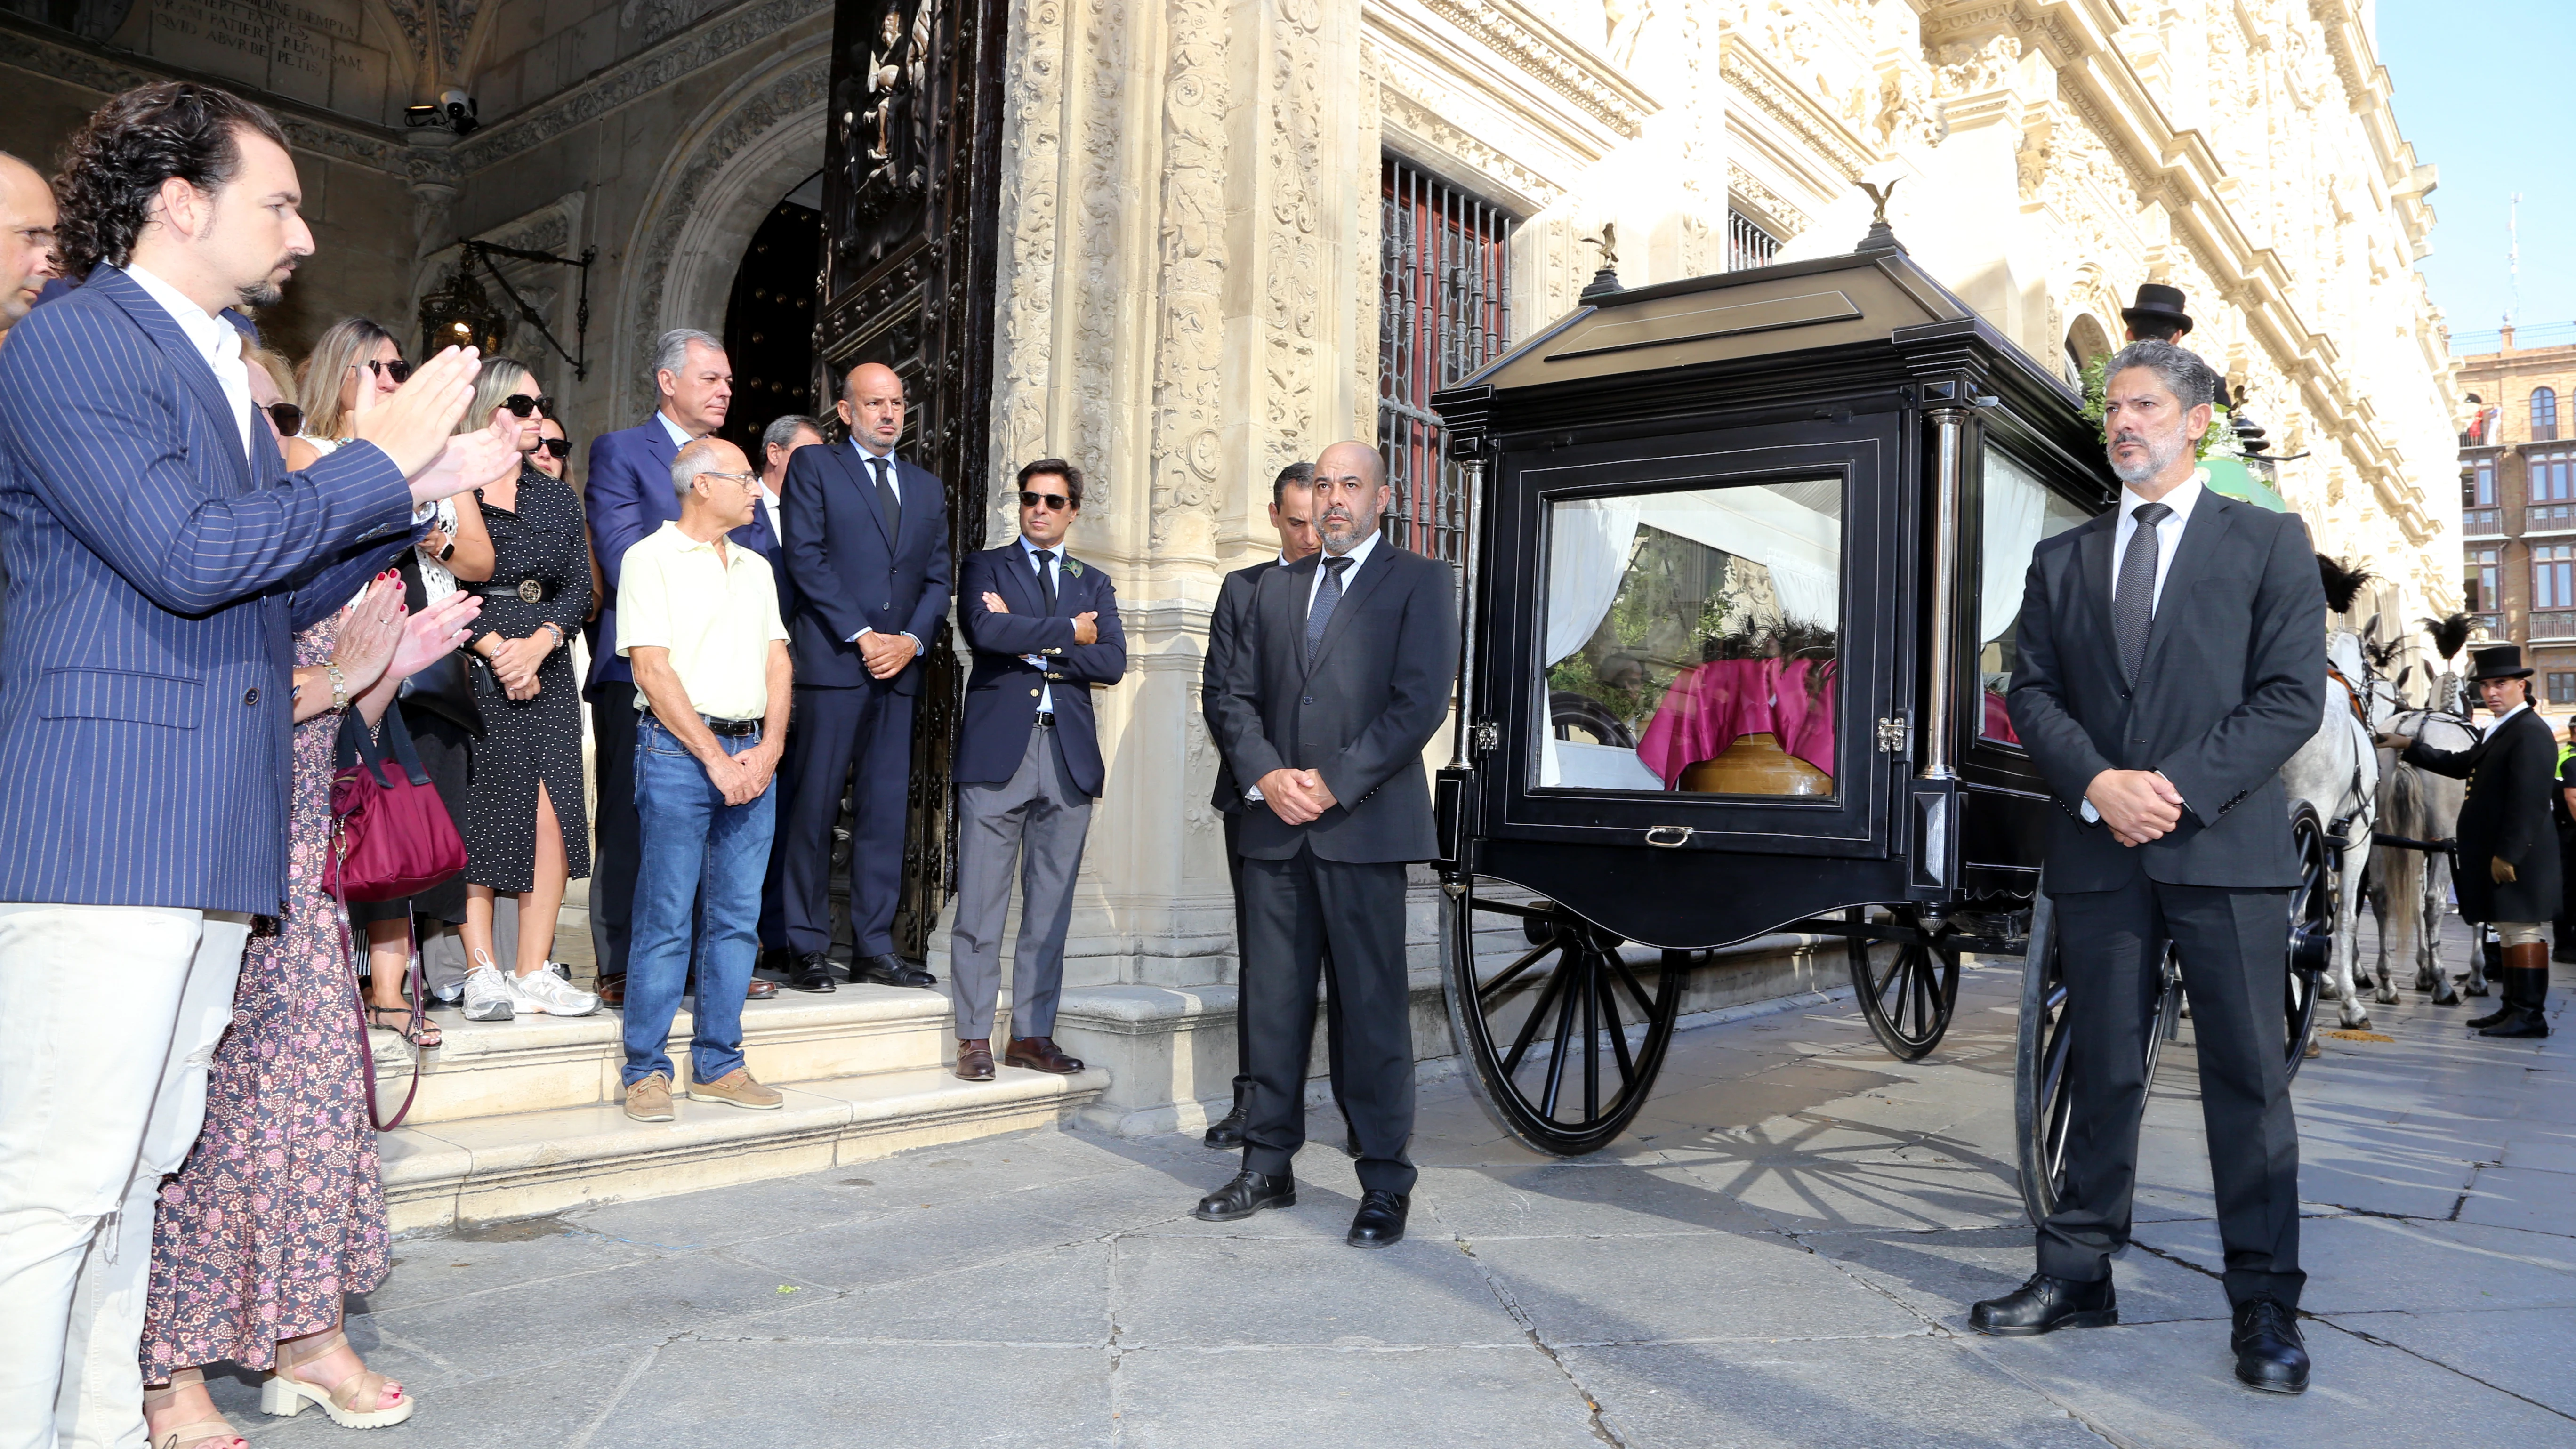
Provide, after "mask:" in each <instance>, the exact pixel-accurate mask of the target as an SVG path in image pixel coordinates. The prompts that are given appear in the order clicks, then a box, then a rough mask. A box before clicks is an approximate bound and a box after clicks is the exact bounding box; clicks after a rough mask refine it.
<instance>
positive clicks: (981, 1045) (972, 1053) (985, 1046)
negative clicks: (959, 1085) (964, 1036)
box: [957, 1036, 993, 1082]
mask: <svg viewBox="0 0 2576 1449" xmlns="http://www.w3.org/2000/svg"><path fill="white" fill-rule="evenodd" d="M957 1075H958V1076H959V1077H960V1078H962V1079H964V1080H966V1081H969V1082H989V1081H991V1080H993V1043H992V1040H991V1038H989V1037H980V1036H979V1037H976V1038H975V1039H973V1040H972V1041H960V1042H959V1043H957Z"/></svg>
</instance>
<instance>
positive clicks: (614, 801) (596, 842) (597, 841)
mask: <svg viewBox="0 0 2576 1449" xmlns="http://www.w3.org/2000/svg"><path fill="white" fill-rule="evenodd" d="M653 388H654V391H655V392H656V394H658V395H659V397H660V398H661V402H660V404H659V405H658V406H656V407H655V409H654V410H653V415H652V416H650V417H648V418H646V419H645V420H644V421H642V422H640V423H638V424H636V425H635V426H634V427H631V428H621V429H619V430H618V431H616V432H613V433H602V434H600V435H599V436H598V437H597V438H594V439H592V440H591V444H590V472H589V474H588V476H587V477H585V478H584V479H583V481H582V493H581V500H582V510H583V512H585V513H586V514H588V515H589V520H590V551H591V557H592V558H593V559H595V560H597V561H598V564H599V576H600V580H601V582H603V583H604V584H606V585H607V592H606V594H605V595H604V596H603V598H604V602H602V603H601V604H600V606H599V616H598V617H597V618H596V619H593V620H592V621H591V623H590V627H589V630H588V633H589V638H590V678H589V679H588V680H587V681H585V682H584V684H583V686H582V698H584V699H587V700H589V701H590V733H591V740H592V745H593V748H594V749H596V750H597V751H598V771H599V810H598V824H597V828H596V829H595V830H594V831H593V833H592V835H591V862H592V864H591V871H590V944H591V951H592V953H593V955H594V956H595V958H596V959H597V961H598V963H599V999H600V1000H602V1001H604V1002H606V1003H607V1004H609V1005H610V1006H618V1005H622V1004H624V1002H625V1000H626V948H627V944H628V938H629V933H630V932H631V930H632V928H633V924H634V915H635V866H636V862H637V861H638V860H639V859H640V858H641V857H640V855H639V853H638V846H637V843H636V832H637V828H638V827H637V824H636V815H635V724H636V720H637V718H638V717H639V716H638V714H637V706H636V698H635V674H634V671H633V670H632V668H631V667H629V665H628V664H627V662H626V656H624V655H622V654H620V653H619V652H618V651H617V602H616V601H617V587H618V582H619V580H620V579H622V578H623V577H624V565H625V561H626V551H627V550H628V549H630V548H633V547H634V546H635V545H636V543H637V542H638V541H640V540H642V539H644V538H645V537H647V536H648V535H651V534H653V533H657V532H659V531H660V530H661V527H662V525H663V524H665V523H671V522H675V521H677V520H678V518H679V516H680V502H679V496H678V495H677V494H675V493H673V492H672V491H671V460H672V459H674V458H676V457H678V456H679V455H680V449H682V448H683V447H686V446H687V445H688V444H690V443H691V442H694V441H696V440H697V439H699V438H703V437H706V436H707V435H708V434H710V433H713V432H714V431H715V430H716V429H718V428H721V427H723V426H724V420H725V414H726V413H727V412H728V411H730V410H731V408H732V406H733V364H732V363H730V362H729V361H727V360H726V358H725V350H724V344H723V343H722V342H720V341H718V340H716V339H715V338H714V337H712V336H710V335H709V334H707V333H704V332H700V331H697V330H695V329H694V328H688V327H677V328H673V329H672V330H671V331H668V332H665V333H663V334H662V336H661V338H660V339H659V340H658V341H656V342H655V343H654V344H653ZM726 539H727V541H729V542H732V543H738V544H741V545H743V546H744V547H746V548H749V549H751V550H752V551H753V552H755V553H758V554H760V555H761V556H762V557H763V558H766V559H768V560H770V562H771V563H772V565H773V566H774V565H775V564H776V562H777V555H778V539H777V535H776V533H775V532H774V531H773V530H772V529H771V527H770V522H769V518H768V516H767V511H766V510H755V511H754V513H753V514H752V520H751V522H749V523H747V524H745V525H744V526H742V527H741V528H738V529H735V530H734V531H733V532H732V533H730V534H727V535H726ZM761 984H762V983H759V982H754V983H753V986H754V990H755V992H756V991H757V989H758V987H759V986H760V985H761Z"/></svg>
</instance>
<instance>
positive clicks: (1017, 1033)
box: [948, 458, 1127, 1082]
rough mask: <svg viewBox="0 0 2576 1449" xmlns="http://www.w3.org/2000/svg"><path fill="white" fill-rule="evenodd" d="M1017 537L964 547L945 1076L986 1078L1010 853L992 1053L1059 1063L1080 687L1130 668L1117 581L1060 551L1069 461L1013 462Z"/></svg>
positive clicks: (1084, 722)
mask: <svg viewBox="0 0 2576 1449" xmlns="http://www.w3.org/2000/svg"><path fill="white" fill-rule="evenodd" d="M1019 482H1020V536H1019V537H1018V538H1016V539H1013V540H1012V541H1011V542H1009V543H1006V544H1004V545H1002V546H1001V547H1000V548H993V549H986V550H984V551H983V552H981V553H976V554H969V555H968V556H967V558H966V567H965V568H964V569H963V570H962V571H961V572H962V578H961V580H960V582H959V584H958V586H957V610H958V617H959V620H960V622H962V623H963V625H964V626H965V630H966V642H967V643H969V644H970V645H972V646H974V650H975V667H974V670H973V672H972V673H970V674H969V675H967V677H966V719H965V723H964V725H963V727H961V728H960V729H959V730H958V732H957V761H956V765H955V767H954V768H955V773H954V778H955V779H956V781H957V814H958V823H957V925H956V928H955V930H954V932H953V933H952V934H951V936H950V937H949V946H948V960H949V976H950V978H951V979H952V980H953V981H954V982H955V983H956V995H957V1075H958V1076H960V1077H962V1078H964V1079H966V1080H967V1081H970V1082H989V1081H991V1080H992V1079H993V1041H992V1037H993V1012H994V1005H995V1002H996V1001H997V1000H998V998H999V995H1000V992H1001V987H1002V921H1003V918H1004V917H1005V916H1007V915H1008V914H1009V913H1010V909H1011V865H1012V862H1013V861H1017V862H1018V863H1019V867H1020V943H1019V945H1018V946H1017V947H1016V948H1014V949H1013V950H1012V952H1011V1043H1010V1048H1009V1050H1008V1052H1007V1053H1005V1055H1004V1057H1003V1062H1004V1065H1007V1066H1014V1067H1027V1068H1029V1069H1031V1070H1033V1071H1040V1072H1056V1073H1060V1074H1061V1073H1070V1072H1078V1071H1081V1070H1082V1063H1081V1062H1079V1061H1077V1060H1075V1059H1074V1058H1072V1057H1069V1056H1066V1055H1065V1054H1064V1053H1063V1052H1062V1051H1060V1050H1058V1049H1057V1048H1056V1044H1055V1005H1056V997H1057V995H1058V993H1059V991H1060V990H1061V988H1062V986H1063V984H1064V933H1065V927H1066V925H1067V923H1068V922H1070V921H1071V920H1072V919H1073V882H1074V877H1075V876H1076V875H1078V874H1079V873H1080V872H1081V869H1082V841H1083V837H1084V836H1085V835H1087V834H1088V833H1089V832H1090V829H1091V802H1092V801H1093V800H1094V799H1096V798H1098V796H1099V794H1100V785H1101V779H1102V775H1103V773H1104V767H1103V765H1102V763H1101V759H1100V731H1099V727H1098V725H1097V722H1096V721H1095V720H1094V719H1093V718H1092V712H1091V691H1092V690H1093V689H1094V688H1096V687H1100V686H1104V685H1111V684H1116V683H1117V682H1118V681H1119V679H1120V678H1121V677H1122V676H1124V675H1125V674H1126V672H1127V636H1126V634H1125V633H1124V632H1122V631H1121V630H1120V629H1119V627H1118V590H1117V589H1116V588H1115V587H1114V586H1112V585H1111V583H1110V582H1109V575H1108V574H1107V573H1106V572H1105V571H1103V570H1102V569H1100V568H1098V567H1097V566H1094V565H1088V564H1084V563H1082V562H1080V561H1079V560H1077V559H1075V558H1074V557H1073V556H1072V555H1071V554H1069V553H1067V552H1066V551H1065V547H1064V536H1065V534H1066V533H1067V532H1068V531H1069V530H1070V529H1071V528H1072V526H1073V520H1074V517H1075V515H1077V514H1079V513H1081V511H1082V470H1081V469H1079V468H1076V467H1074V466H1073V465H1072V464H1071V463H1068V462H1065V461H1064V460H1063V459H1061V458H1044V459H1040V460H1039V461H1037V462H1035V463H1031V464H1029V465H1028V466H1027V467H1025V468H1022V469H1021V470H1020V479H1019Z"/></svg>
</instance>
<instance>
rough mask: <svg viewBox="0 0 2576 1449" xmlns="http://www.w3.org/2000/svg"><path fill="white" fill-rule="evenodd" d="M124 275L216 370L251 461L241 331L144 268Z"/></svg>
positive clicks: (130, 269)
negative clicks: (155, 304)
mask: <svg viewBox="0 0 2576 1449" xmlns="http://www.w3.org/2000/svg"><path fill="white" fill-rule="evenodd" d="M125 274H126V275H127V276H129V277H132V278H133V279H134V284H135V285H136V286H138V287H141V288H142V289H143V291H144V294H145V295H147V296H149V297H150V298H151V299H152V300H153V301H155V302H158V303H160V304H161V310H162V311H165V312H167V313H169V314H170V320H171V321H173V322H176V323H178V324H179V330H180V331H181V332H182V333H184V334H186V335H187V338H188V340H189V341H190V342H191V343H194V344H195V345H196V348H197V352H198V354H199V355H200V356H202V357H204V358H205V359H206V365H207V366H208V367H211V368H213V369H214V370H215V382H216V384H217V385H218V386H220V387H222V388H223V390H224V401H226V402H228V403H231V404H232V405H233V425H234V426H235V427H237V428H239V429H240V430H241V445H242V457H243V458H244V459H248V458H249V457H250V427H251V423H250V364H249V363H247V362H244V361H242V335H241V329H240V328H238V327H235V326H234V325H233V324H231V323H230V322H227V321H225V320H224V319H223V318H221V317H218V316H216V315H214V314H213V313H211V312H209V311H207V310H206V309H205V308H203V307H200V306H198V305H197V304H196V303H194V302H192V301H189V300H188V296H187V294H186V293H184V292H182V291H180V290H179V289H178V288H176V287H174V286H171V285H170V284H169V283H168V282H165V281H163V280H161V279H160V278H159V277H156V276H154V275H152V274H151V273H150V272H147V271H145V270H144V269H143V268H141V267H138V266H133V265H131V264H129V265H127V267H126V269H125Z"/></svg>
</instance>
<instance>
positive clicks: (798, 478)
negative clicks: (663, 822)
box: [783, 362, 949, 991]
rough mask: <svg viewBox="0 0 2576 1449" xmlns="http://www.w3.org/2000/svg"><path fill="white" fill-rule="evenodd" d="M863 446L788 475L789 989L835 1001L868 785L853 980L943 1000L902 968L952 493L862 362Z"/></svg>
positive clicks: (848, 402) (897, 383) (889, 386)
mask: <svg viewBox="0 0 2576 1449" xmlns="http://www.w3.org/2000/svg"><path fill="white" fill-rule="evenodd" d="M838 407H839V410H840V414H841V422H842V424H843V425H844V426H846V427H847V428H849V430H850V439H849V441H848V442H846V443H841V444H838V445H835V446H832V447H827V448H806V449H803V450H801V451H799V452H798V453H797V454H796V455H795V456H794V457H792V458H790V459H788V460H787V508H786V514H787V517H788V519H789V520H790V523H789V525H788V530H787V576H788V581H789V582H790V583H791V584H792V585H793V586H794V587H795V590H796V615H795V617H794V618H792V619H790V620H788V622H787V632H788V634H789V636H790V638H791V640H792V647H793V648H794V651H795V656H796V710H795V718H796V724H795V725H794V727H793V728H792V729H791V730H790V731H789V735H788V751H789V755H790V758H791V761H792V763H791V766H790V773H791V776H792V778H793V779H794V781H795V793H794V794H792V795H790V796H789V797H788V798H787V847H786V848H787V851H788V856H787V865H786V869H785V871H784V873H783V874H784V892H783V893H784V895H785V897H786V907H787V942H788V947H789V949H791V950H793V951H794V952H795V953H796V970H795V974H794V975H793V976H791V977H789V978H788V982H787V984H788V985H789V986H791V987H794V988H795V989H796V990H799V991H829V990H831V989H832V977H831V966H832V960H831V957H830V955H829V954H827V953H828V952H829V951H830V950H831V946H832V914H831V902H830V900H829V899H828V898H827V896H826V891H827V889H828V887H829V886H830V883H831V873H832V826H833V825H834V823H835V822H836V821H837V820H838V819H839V816H840V811H841V792H842V789H843V787H844V785H845V784H848V783H849V782H850V781H851V780H852V778H853V776H854V775H855V777H856V784H855V785H854V786H852V787H851V792H852V804H853V807H854V809H855V813H856V815H857V818H858V829H857V830H856V831H855V832H854V833H853V834H852V836H851V840H850V932H851V935H852V937H853V938H854V939H855V941H856V944H857V959H856V960H854V961H852V962H851V963H850V979H851V980H853V981H875V982H879V983H881V984H883V985H887V986H931V985H935V984H937V983H936V978H934V977H932V976H931V974H930V973H929V972H927V971H924V970H921V969H920V968H918V967H916V966H913V965H910V964H909V963H907V962H904V961H902V960H900V959H898V958H897V957H896V955H895V954H894V910H895V900H896V896H897V894H898V893H899V892H900V890H901V889H902V885H903V835H904V803H905V796H906V792H907V787H908V784H909V781H910V778H911V773H912V708H913V701H914V699H915V697H916V696H918V695H919V694H920V692H921V678H922V674H923V673H924V669H923V666H922V660H921V656H922V655H923V654H924V653H926V652H928V650H929V646H930V641H932V640H934V639H936V638H938V637H939V631H940V630H941V629H942V628H944V627H945V626H946V625H947V622H948V580H949V559H948V491H947V487H946V485H944V484H942V483H941V482H940V481H939V480H938V479H937V478H935V477H933V476H931V474H929V473H928V472H926V471H924V470H922V469H920V468H916V467H914V466H913V465H912V464H910V463H907V462H905V461H903V460H902V459H900V458H897V457H896V456H895V455H894V449H895V444H896V443H897V442H899V441H900V440H901V439H902V437H903V417H904V395H903V379H901V378H899V377H897V376H895V373H894V369H892V368H890V367H886V366H884V365H882V364H879V363H874V362H863V363H861V364H859V365H858V366H857V367H854V368H851V369H850V374H849V377H848V378H847V379H846V380H845V381H844V382H843V385H842V388H841V400H840V402H839V404H838Z"/></svg>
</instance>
